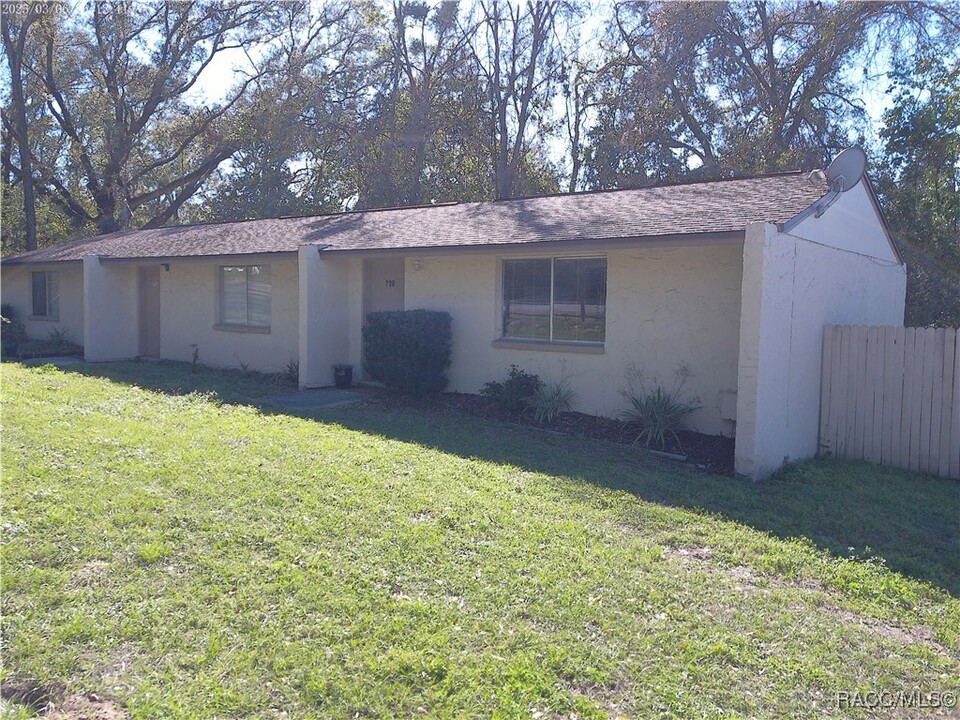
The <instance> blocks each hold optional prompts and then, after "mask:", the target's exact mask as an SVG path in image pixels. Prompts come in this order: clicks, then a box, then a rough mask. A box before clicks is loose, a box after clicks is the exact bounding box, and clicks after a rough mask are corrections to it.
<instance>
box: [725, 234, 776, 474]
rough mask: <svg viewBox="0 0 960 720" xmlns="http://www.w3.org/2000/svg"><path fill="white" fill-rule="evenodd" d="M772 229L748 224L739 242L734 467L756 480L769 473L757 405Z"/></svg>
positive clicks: (760, 409) (759, 391) (763, 368)
mask: <svg viewBox="0 0 960 720" xmlns="http://www.w3.org/2000/svg"><path fill="white" fill-rule="evenodd" d="M774 232H775V228H773V226H771V225H768V224H767V223H750V224H749V225H747V227H746V231H745V233H744V239H743V280H742V283H741V285H740V288H741V289H740V350H739V360H738V368H737V436H736V449H735V461H734V467H735V469H736V472H737V474H738V475H744V476H746V477H749V478H752V479H755V480H756V479H759V478H760V477H762V476H764V474H765V473H767V472H769V470H767V469H766V468H765V467H764V463H763V462H762V461H761V460H760V457H761V453H762V451H763V437H762V432H761V429H762V427H761V426H762V422H763V421H764V420H765V418H764V417H763V416H762V415H763V411H764V410H765V407H763V406H761V386H762V385H763V384H764V383H762V381H761V380H762V378H761V371H763V370H765V369H766V368H765V364H764V363H762V362H761V337H762V324H763V323H762V320H763V318H762V309H763V294H764V287H763V275H764V273H763V264H764V254H765V252H767V251H769V249H770V248H769V243H768V236H769V235H772V234H774Z"/></svg>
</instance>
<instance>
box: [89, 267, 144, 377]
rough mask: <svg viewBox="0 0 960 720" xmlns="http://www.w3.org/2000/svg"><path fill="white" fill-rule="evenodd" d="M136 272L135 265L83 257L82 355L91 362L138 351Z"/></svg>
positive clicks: (126, 355) (112, 358)
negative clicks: (110, 263) (109, 262)
mask: <svg viewBox="0 0 960 720" xmlns="http://www.w3.org/2000/svg"><path fill="white" fill-rule="evenodd" d="M137 307H138V302H137V273H136V267H135V266H132V265H115V266H106V265H104V264H103V263H101V262H100V258H99V257H98V256H97V255H87V256H85V257H84V258H83V357H84V359H85V360H88V361H90V362H100V361H106V360H125V359H129V358H132V357H136V355H137V345H138V334H137V331H138V326H137V322H138V320H137Z"/></svg>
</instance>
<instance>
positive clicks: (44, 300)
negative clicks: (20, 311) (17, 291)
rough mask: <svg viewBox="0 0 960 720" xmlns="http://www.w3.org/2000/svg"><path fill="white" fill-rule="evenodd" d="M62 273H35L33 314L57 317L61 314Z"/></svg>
mask: <svg viewBox="0 0 960 720" xmlns="http://www.w3.org/2000/svg"><path fill="white" fill-rule="evenodd" d="M59 286H60V273H58V272H55V271H47V272H35V273H33V313H32V314H33V315H34V316H35V317H47V318H57V317H59V316H60V287H59Z"/></svg>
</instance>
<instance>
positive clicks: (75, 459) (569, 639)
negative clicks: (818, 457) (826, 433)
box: [0, 363, 960, 718]
mask: <svg viewBox="0 0 960 720" xmlns="http://www.w3.org/2000/svg"><path fill="white" fill-rule="evenodd" d="M134 384H136V385H139V387H136V386H135V385H134ZM276 391H277V390H276V387H275V386H271V385H269V384H268V383H266V382H265V381H264V379H263V378H261V377H259V376H255V375H252V374H243V373H239V372H213V371H207V370H203V369H200V368H191V367H190V366H185V365H176V364H172V363H157V364H153V363H144V364H140V363H127V364H116V365H101V366H92V367H91V366H74V367H71V368H65V369H63V370H56V369H53V368H50V367H49V366H48V367H41V368H25V367H23V366H21V365H17V364H10V363H6V364H4V365H3V366H2V401H3V415H2V420H3V452H2V468H3V517H2V520H0V523H2V527H3V541H4V546H3V575H2V582H3V586H2V591H3V637H4V666H3V670H2V673H3V684H4V686H5V687H7V688H11V689H20V690H22V689H24V688H32V687H39V688H40V689H41V690H42V691H43V693H46V695H47V697H48V698H53V699H56V698H59V697H69V696H80V695H83V694H87V693H96V695H97V696H99V697H100V698H104V699H108V700H110V701H112V702H114V703H116V704H117V705H118V706H120V707H122V709H123V711H124V712H125V713H126V714H127V716H129V717H131V718H213V717H222V718H225V717H230V718H240V717H264V718H268V717H269V718H274V717H281V715H280V713H281V712H286V713H287V714H286V715H284V716H282V717H288V718H298V717H316V718H354V717H361V718H363V717H368V718H369V717H376V718H382V717H421V716H422V717H450V718H460V717H478V718H486V717H496V718H513V717H523V718H529V717H541V718H556V717H571V718H572V717H577V718H608V717H620V716H624V717H642V718H648V717H654V718H696V717H710V718H713V717H720V716H723V717H744V716H749V717H757V718H762V717H778V718H781V717H782V718H805V717H809V718H820V717H825V716H827V717H831V716H835V717H877V716H880V717H883V716H889V717H902V716H904V713H905V711H904V710H903V709H901V708H886V709H879V710H875V711H867V710H865V709H862V708H839V709H838V708H837V707H836V705H837V702H836V699H837V693H839V692H848V693H854V692H856V691H860V692H866V691H868V690H873V691H880V690H890V691H894V692H896V691H899V690H905V691H906V692H908V693H909V692H910V691H911V690H913V689H919V690H920V691H921V692H941V693H950V692H953V693H960V599H958V598H960V526H958V525H960V484H958V483H956V482H951V481H946V480H938V479H934V478H930V477H925V476H918V475H911V474H908V473H902V472H899V471H892V470H886V469H881V468H878V467H874V466H869V465H864V464H856V463H841V462H833V461H817V462H809V463H804V464H800V465H797V466H794V467H793V468H790V469H789V470H787V471H786V472H784V473H782V474H781V475H780V476H778V477H777V478H775V479H774V480H772V481H770V482H768V483H765V484H760V485H756V484H750V483H745V482H742V481H739V480H733V479H730V478H721V477H712V476H708V475H702V474H698V473H695V472H691V471H687V470H685V469H682V468H679V467H676V466H674V465H669V464H662V463H660V462H658V461H655V460H653V459H651V458H650V457H649V456H647V455H646V454H644V453H643V452H642V451H640V450H634V449H631V448H626V447H620V446H615V445H609V444H605V443H599V442H596V441H587V440H579V439H575V438H569V437H558V436H556V435H552V434H547V433H542V432H539V431H537V430H534V429H521V428H517V427H512V426H500V425H496V424H491V423H488V422H485V421H481V420H478V419H474V418H469V417H460V416H439V417H437V416H426V415H420V414H416V413H392V412H387V411H382V410H381V411H378V410H375V409H372V408H367V407H363V406H352V407H347V408H338V409H336V410H329V411H324V412H319V413H316V414H315V415H314V416H313V417H309V416H306V415H300V416H296V415H292V414H283V413H279V412H275V411H273V410H271V408H270V407H269V406H263V407H258V406H257V403H256V398H257V397H263V396H264V395H266V394H269V393H273V392H276ZM927 712H930V710H911V711H908V712H907V713H906V716H908V717H922V716H924V713H927ZM4 713H6V715H7V716H10V717H28V716H29V714H30V713H29V710H28V709H27V708H26V707H23V706H14V705H7V706H6V710H4V711H3V712H0V716H2V715H3V714H4Z"/></svg>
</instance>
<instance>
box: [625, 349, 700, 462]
mask: <svg viewBox="0 0 960 720" xmlns="http://www.w3.org/2000/svg"><path fill="white" fill-rule="evenodd" d="M690 375H691V372H690V369H689V368H688V367H687V366H686V365H680V366H679V367H678V368H677V370H676V372H675V373H674V382H673V387H672V388H671V389H669V390H667V389H666V388H665V387H664V386H663V385H661V384H660V383H659V382H658V381H657V380H656V379H653V380H652V381H650V382H649V383H648V382H647V380H646V378H644V375H643V372H642V371H640V370H638V369H637V368H636V367H635V366H630V367H628V368H627V371H626V376H627V388H626V389H624V390H622V391H621V394H622V395H623V396H624V397H625V398H626V399H627V402H628V403H629V407H628V408H627V409H626V410H624V411H622V412H621V413H620V414H619V415H618V418H619V420H620V422H621V423H622V424H623V427H624V428H625V429H627V430H629V431H632V432H636V433H637V434H636V437H634V439H633V443H634V444H635V445H636V444H639V443H642V444H643V446H644V447H650V446H651V445H652V446H654V447H658V448H660V449H663V448H664V447H666V444H667V439H668V438H671V437H672V438H673V440H674V442H675V443H676V444H677V447H680V436H679V435H678V434H677V431H678V430H681V429H683V427H684V419H685V418H686V417H687V416H688V415H690V413H692V412H694V411H695V410H699V409H700V407H701V405H700V399H699V398H692V399H690V400H685V399H683V398H682V396H681V393H682V391H683V386H684V385H685V384H686V382H687V378H689V377H690Z"/></svg>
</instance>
